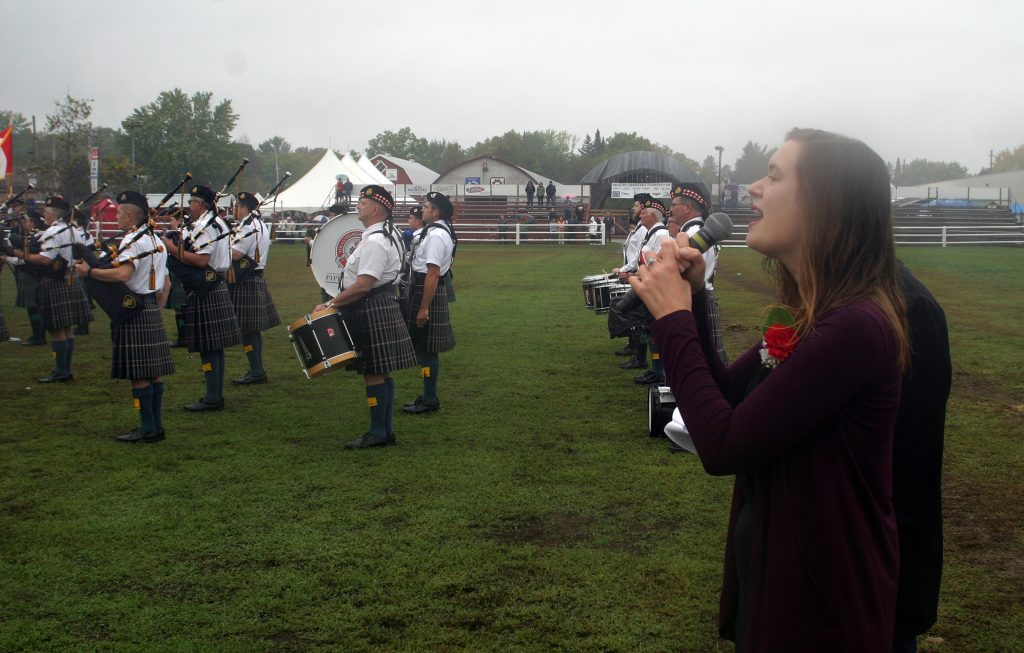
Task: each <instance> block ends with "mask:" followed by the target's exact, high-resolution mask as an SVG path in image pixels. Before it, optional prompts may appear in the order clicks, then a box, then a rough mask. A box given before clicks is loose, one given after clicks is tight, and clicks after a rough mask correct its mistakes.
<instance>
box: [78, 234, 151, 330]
mask: <svg viewBox="0 0 1024 653" xmlns="http://www.w3.org/2000/svg"><path fill="white" fill-rule="evenodd" d="M134 234H135V235H134V237H133V238H132V239H131V240H130V241H129V242H128V243H126V245H127V246H131V245H132V244H134V243H135V241H137V240H139V239H140V238H142V237H143V236H145V235H147V234H148V235H153V227H152V225H151V224H149V223H145V224H144V225H143V226H142V227H140V228H139V229H138V230H137V231H135V232H134ZM125 235H126V233H121V234H117V235H115V236H113V237H111V238H108V239H106V240H104V239H102V238H100V237H98V236H97V238H96V242H95V243H94V244H93V245H92V246H89V245H86V244H85V243H73V244H72V245H71V251H72V253H73V255H74V257H75V258H76V259H78V260H80V261H84V262H85V263H86V265H88V266H89V267H90V268H99V269H101V270H103V269H110V268H117V267H120V266H122V265H124V264H125V263H133V262H135V261H138V260H141V259H144V258H146V257H149V256H152V255H153V254H156V253H159V252H163V251H164V248H163V246H162V245H157V246H156V247H154V248H153V249H151V250H147V251H145V252H141V253H139V254H133V255H131V256H126V257H122V256H120V255H119V248H118V245H117V244H116V242H117V239H118V238H123V237H124V236H125ZM84 281H85V286H86V288H87V289H88V290H89V294H90V296H91V297H92V298H93V299H94V300H95V301H96V303H97V304H99V305H100V308H101V309H103V312H104V313H106V314H107V315H108V316H109V317H110V328H111V329H116V328H118V327H120V326H121V324H123V323H124V322H125V321H126V320H128V319H129V318H131V317H132V316H134V315H135V314H136V313H138V312H139V311H140V310H142V308H143V307H144V302H145V298H144V297H143V296H142V295H140V294H138V293H136V292H135V291H133V290H132V289H131V288H129V287H128V284H126V283H124V282H123V281H101V280H99V279H94V278H92V277H91V276H89V277H86V278H85V279H84ZM149 289H150V290H152V291H158V290H159V289H158V288H157V287H156V268H155V267H151V268H150V270H149Z"/></svg>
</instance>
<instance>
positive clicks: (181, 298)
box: [164, 270, 188, 311]
mask: <svg viewBox="0 0 1024 653" xmlns="http://www.w3.org/2000/svg"><path fill="white" fill-rule="evenodd" d="M168 273H169V274H170V276H171V292H170V293H169V294H168V295H167V305H166V306H164V308H169V309H171V310H175V311H179V310H181V307H182V306H184V305H185V297H187V296H188V295H187V293H186V292H185V286H183V285H182V284H181V279H179V278H178V277H176V276H174V273H173V272H171V271H170V270H168Z"/></svg>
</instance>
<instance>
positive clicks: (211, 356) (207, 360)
mask: <svg viewBox="0 0 1024 653" xmlns="http://www.w3.org/2000/svg"><path fill="white" fill-rule="evenodd" d="M199 359H200V360H202V361H203V381H205V383H206V395H205V397H204V398H205V399H206V402H207V403H211V404H212V403H215V402H217V401H220V394H219V393H218V392H217V369H216V368H217V362H216V361H217V352H215V351H201V352H199Z"/></svg>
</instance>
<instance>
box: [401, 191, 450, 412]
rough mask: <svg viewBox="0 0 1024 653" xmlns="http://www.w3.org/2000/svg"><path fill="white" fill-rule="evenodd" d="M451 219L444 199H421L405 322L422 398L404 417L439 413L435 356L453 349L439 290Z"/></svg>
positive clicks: (443, 297) (440, 196)
mask: <svg viewBox="0 0 1024 653" xmlns="http://www.w3.org/2000/svg"><path fill="white" fill-rule="evenodd" d="M452 213H454V207H453V206H452V203H451V200H449V199H448V196H447V195H443V194H441V193H438V192H436V191H431V192H430V193H427V196H426V199H425V200H424V201H423V222H424V227H423V229H422V230H421V231H420V232H419V234H418V235H417V236H416V238H415V239H414V240H413V249H412V256H411V257H410V266H411V268H412V277H413V278H412V289H411V292H410V297H409V301H408V303H407V305H406V306H405V311H406V315H405V319H406V324H407V325H408V327H409V335H410V336H412V344H413V347H415V348H416V356H417V358H418V359H419V362H420V368H421V369H420V374H421V375H422V377H423V394H422V395H420V396H419V397H416V400H415V401H412V402H410V403H407V404H405V405H404V406H402V410H404V411H405V412H407V413H427V412H431V411H435V410H437V409H438V408H440V407H441V400H440V399H438V397H437V378H438V374H439V372H440V356H439V354H440V353H441V352H445V351H448V350H450V349H452V348H453V347H455V335H454V333H453V332H452V323H451V319H450V317H449V313H448V293H447V290H446V288H445V283H446V281H445V277H446V275H447V274H448V272H449V270H450V269H451V266H452V261H453V259H454V256H455V237H454V232H453V231H452V229H451V226H449V224H448V223H447V221H449V220H451V218H452Z"/></svg>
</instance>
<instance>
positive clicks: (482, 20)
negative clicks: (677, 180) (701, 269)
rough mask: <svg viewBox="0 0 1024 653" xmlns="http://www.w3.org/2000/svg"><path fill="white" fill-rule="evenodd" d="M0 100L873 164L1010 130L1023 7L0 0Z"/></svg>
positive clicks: (111, 121)
mask: <svg viewBox="0 0 1024 653" xmlns="http://www.w3.org/2000/svg"><path fill="white" fill-rule="evenodd" d="M0 8H2V9H3V16H5V21H4V22H5V23H6V24H7V25H8V28H7V29H5V30H4V32H5V38H4V41H5V47H4V51H5V54H6V56H5V57H4V63H5V65H4V66H3V69H4V73H3V77H4V83H3V87H4V92H3V100H2V101H0V108H4V109H9V110H14V111H20V112H21V113H23V114H25V115H27V116H32V115H35V116H36V117H37V120H38V121H39V123H40V124H42V121H43V117H44V116H45V114H46V113H48V112H50V111H52V109H53V102H54V100H56V99H60V98H63V96H64V94H65V93H66V92H68V91H70V93H71V95H73V96H75V97H85V98H91V99H93V100H94V104H93V108H94V109H93V122H94V123H95V124H97V125H102V126H108V127H118V126H119V125H120V121H121V120H122V119H123V118H124V117H126V116H127V115H128V114H129V113H130V112H131V111H132V109H134V108H136V107H138V106H141V105H143V104H146V103H148V102H151V101H153V100H154V99H155V98H156V96H157V95H158V94H159V93H160V92H161V91H164V90H168V89H171V88H174V87H179V88H181V89H183V90H185V91H186V92H189V93H191V92H195V91H212V92H213V93H214V97H215V99H217V100H219V99H224V98H230V99H231V101H232V104H233V107H234V109H235V111H236V113H238V114H239V116H240V120H239V123H238V127H237V129H236V131H235V134H234V136H235V138H241V137H246V138H248V139H249V141H250V142H252V143H253V144H254V145H255V144H258V143H259V142H260V141H262V140H265V139H267V138H269V137H271V136H274V135H281V136H283V137H284V138H286V139H287V140H288V141H289V142H291V143H292V144H293V145H295V146H299V145H306V146H310V147H320V146H328V145H330V146H333V147H335V148H338V149H345V150H348V149H356V150H361V149H363V148H365V146H366V142H367V141H368V140H369V139H370V138H372V137H373V136H374V135H375V134H377V133H379V132H381V131H384V130H388V129H390V130H398V129H400V128H401V127H404V126H409V127H411V128H412V129H413V131H414V132H415V133H416V134H417V135H419V136H421V137H425V138H428V139H442V138H444V139H448V140H455V141H458V142H459V143H461V144H462V145H463V146H464V147H468V146H471V145H473V144H474V143H476V142H477V141H479V140H481V139H484V138H487V137H489V136H493V135H497V134H501V133H503V132H505V131H507V130H509V129H514V130H518V131H522V130H541V129H564V130H567V131H569V132H571V133H574V134H577V135H579V137H580V138H581V139H582V137H583V135H584V134H586V133H593V131H594V130H595V129H597V128H599V129H600V130H601V133H602V134H603V135H605V136H610V135H611V134H612V133H614V132H616V131H636V132H638V133H640V134H642V135H644V136H647V137H648V138H650V139H652V140H654V141H656V142H659V143H663V144H665V145H668V146H670V147H672V148H673V149H675V150H677V151H680V152H683V153H685V154H686V155H687V156H689V157H690V158H693V159H696V160H698V161H700V160H701V159H703V158H704V157H705V156H707V155H708V154H713V152H714V147H715V145H722V146H723V147H724V148H725V152H724V154H723V161H724V162H725V163H731V162H732V161H734V160H735V158H736V156H738V154H739V152H740V150H741V149H742V147H743V145H744V143H746V142H747V141H748V140H753V141H755V142H758V143H761V144H765V145H776V144H778V143H779V141H780V140H781V139H782V137H783V135H784V134H785V132H786V130H788V129H789V128H790V127H794V126H802V127H818V128H823V129H829V130H834V131H839V132H842V133H845V134H847V135H850V136H854V137H857V138H860V139H862V140H864V141H866V142H867V143H868V145H870V146H871V147H873V148H874V149H875V150H877V151H878V152H879V153H880V154H881V155H882V156H883V157H884V158H885V159H886V160H888V161H891V162H893V161H895V160H896V158H897V157H901V158H927V159H931V160H943V161H952V160H956V161H958V162H960V163H961V164H963V165H965V166H967V168H968V170H969V172H970V173H972V174H973V173H975V172H977V170H978V169H979V168H981V167H982V166H985V165H987V164H988V152H989V150H991V149H995V150H996V151H999V150H1000V149H1003V148H1008V147H1009V148H1013V147H1016V146H1017V145H1020V144H1024V84H1022V83H1021V80H1022V77H1024V71H1022V65H1021V64H1022V61H1024V45H1022V42H1021V38H1020V31H1019V30H1020V27H1021V25H1024V2H1021V1H1020V0H973V1H972V2H957V3H947V2H942V1H939V2H936V1H935V0H930V1H920V2H919V1H912V0H889V1H884V2H882V1H878V0H861V1H858V2H832V1H829V0H815V1H812V0H733V1H721V0H701V1H700V2H694V1H692V0H676V1H674V2H670V1H665V2H659V1H653V0H633V1H630V0H625V1H622V0H619V1H617V2H609V1H606V0H590V1H589V2H572V3H569V2H559V1H558V0H547V1H544V2H535V1H533V0H526V1H519V2H514V1H493V0H492V1H491V2H458V1H455V0H420V1H407V0H396V1H392V2H384V1H381V0H376V1H372V0H364V1H362V2H349V1H347V0H333V1H329V0H286V1H278V2H267V1H264V0H245V1H243V0H178V1H177V2H173V3H165V2H142V1H138V0H136V1H135V2H127V1H125V2H118V1H114V0H90V1H89V2H72V1H71V0H64V1H60V2H58V1H55V0H0Z"/></svg>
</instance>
